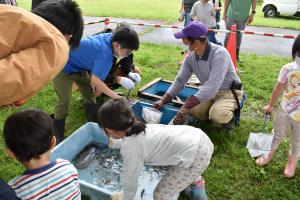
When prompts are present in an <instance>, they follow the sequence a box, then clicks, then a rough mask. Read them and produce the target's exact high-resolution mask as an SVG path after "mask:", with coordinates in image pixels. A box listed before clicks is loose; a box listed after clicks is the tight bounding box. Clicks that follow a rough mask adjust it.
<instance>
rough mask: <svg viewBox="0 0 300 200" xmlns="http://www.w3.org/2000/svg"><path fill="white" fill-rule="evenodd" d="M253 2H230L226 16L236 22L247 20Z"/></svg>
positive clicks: (247, 0)
mask: <svg viewBox="0 0 300 200" xmlns="http://www.w3.org/2000/svg"><path fill="white" fill-rule="evenodd" d="M251 4H252V0H230V3H229V6H228V10H227V14H226V16H227V17H228V18H231V19H235V20H246V19H247V18H248V16H249V12H250V7H251Z"/></svg>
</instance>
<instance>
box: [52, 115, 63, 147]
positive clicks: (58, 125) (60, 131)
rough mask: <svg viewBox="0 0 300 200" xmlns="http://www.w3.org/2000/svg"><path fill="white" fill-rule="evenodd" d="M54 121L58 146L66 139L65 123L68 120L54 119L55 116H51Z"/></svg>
mask: <svg viewBox="0 0 300 200" xmlns="http://www.w3.org/2000/svg"><path fill="white" fill-rule="evenodd" d="M50 116H51V118H52V119H53V125H54V135H55V137H56V144H59V143H61V142H62V141H63V140H64V139H65V122H66V119H54V115H53V114H52V115H50Z"/></svg>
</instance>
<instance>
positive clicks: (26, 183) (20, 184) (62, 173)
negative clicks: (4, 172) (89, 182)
mask: <svg viewBox="0 0 300 200" xmlns="http://www.w3.org/2000/svg"><path fill="white" fill-rule="evenodd" d="M9 185H10V186H11V187H12V188H13V189H14V190H15V191H16V194H17V196H18V197H19V198H21V199H30V200H31V199H32V200H33V199H51V200H55V199H70V200H71V199H81V194H80V190H79V181H78V172H77V170H76V169H75V167H74V166H73V165H72V164H71V163H70V162H69V161H67V160H63V159H57V160H56V161H54V162H51V163H50V164H48V165H46V166H43V167H41V168H38V169H33V170H27V171H25V172H24V173H23V174H22V175H21V176H18V177H16V178H14V179H13V180H11V181H10V182H9Z"/></svg>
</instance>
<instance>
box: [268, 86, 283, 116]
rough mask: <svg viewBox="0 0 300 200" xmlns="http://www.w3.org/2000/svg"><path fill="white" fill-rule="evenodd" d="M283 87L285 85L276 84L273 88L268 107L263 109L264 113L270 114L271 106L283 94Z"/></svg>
mask: <svg viewBox="0 0 300 200" xmlns="http://www.w3.org/2000/svg"><path fill="white" fill-rule="evenodd" d="M284 87H285V84H283V83H280V82H277V84H276V86H275V87H274V88H273V91H272V96H271V98H270V101H269V103H268V105H266V106H265V107H264V111H265V112H269V113H270V112H272V109H273V105H274V104H275V103H276V101H277V99H278V97H279V96H280V95H281V94H282V93H283V90H284Z"/></svg>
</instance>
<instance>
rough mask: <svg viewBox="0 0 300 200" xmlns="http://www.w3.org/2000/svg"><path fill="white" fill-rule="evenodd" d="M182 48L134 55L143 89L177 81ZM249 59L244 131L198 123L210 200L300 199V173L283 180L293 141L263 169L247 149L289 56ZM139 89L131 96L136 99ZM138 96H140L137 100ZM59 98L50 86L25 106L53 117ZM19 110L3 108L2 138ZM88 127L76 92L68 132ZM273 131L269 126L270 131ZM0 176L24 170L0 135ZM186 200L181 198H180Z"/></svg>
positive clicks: (149, 47)
mask: <svg viewBox="0 0 300 200" xmlns="http://www.w3.org/2000/svg"><path fill="white" fill-rule="evenodd" d="M180 51H181V48H179V47H174V46H159V45H154V44H149V43H145V44H142V45H141V48H140V50H139V51H138V52H137V53H136V54H135V55H136V59H135V60H136V63H137V64H138V66H141V68H142V70H143V75H142V77H143V80H142V83H141V84H140V85H139V86H142V85H144V84H146V83H148V82H149V81H151V80H153V79H155V78H156V77H163V78H164V79H169V80H173V79H174V77H175V75H176V73H177V71H178V69H179V66H178V65H176V64H175V63H176V61H178V60H179V59H180V58H181V55H180V53H179V52H180ZM242 59H243V60H244V61H245V62H244V63H243V64H242V65H240V67H239V68H240V70H241V71H242V73H240V77H241V79H242V81H243V85H244V89H245V91H246V93H247V101H246V104H245V107H244V109H243V112H242V120H241V125H240V127H237V128H236V129H235V130H234V132H233V133H232V134H231V135H224V134H223V133H222V132H221V131H220V129H219V128H218V127H217V126H215V125H207V124H199V123H197V124H195V126H197V127H201V128H202V129H203V130H204V131H205V132H206V133H207V134H208V135H209V137H210V138H211V139H212V141H213V143H214V145H215V151H214V155H213V158H212V161H211V164H210V166H209V167H208V169H207V170H206V171H205V173H204V177H205V179H206V187H207V192H208V196H209V198H210V199H217V200H219V199H220V200H224V199H235V200H241V199H246V200H248V199H249V200H250V199H253V200H254V199H266V200H273V199H289V200H293V199H295V200H298V199H299V196H300V190H299V181H300V170H299V167H298V170H297V173H298V174H297V175H296V177H295V178H294V179H291V180H289V179H286V178H284V177H283V169H284V166H285V163H286V161H287V151H288V146H289V143H288V142H287V141H284V142H283V144H282V145H281V146H280V148H279V150H278V153H277V154H276V155H275V158H274V160H273V161H272V162H271V163H270V164H269V165H268V166H267V167H264V168H260V167H257V166H255V164H254V160H253V159H251V158H250V156H249V154H248V152H247V149H246V148H245V146H246V142H247V138H248V135H249V133H250V132H259V131H260V129H261V126H262V123H263V117H264V115H263V113H262V112H261V108H262V106H263V105H265V104H266V103H267V101H268V98H269V96H270V94H271V91H272V88H273V86H274V84H275V82H276V78H277V75H278V72H279V70H280V67H281V65H282V64H285V63H287V62H290V59H288V58H282V57H274V56H257V55H254V54H249V55H244V54H243V55H242ZM136 92H137V89H136V90H135V91H134V92H133V94H134V96H135V95H136ZM135 97H136V96H135ZM55 101H56V95H55V93H54V90H53V86H52V84H49V85H47V86H46V87H45V88H44V89H43V90H42V91H41V92H39V93H38V94H37V95H36V96H34V97H33V98H32V99H30V100H29V101H28V102H27V103H26V104H25V105H24V106H23V108H41V109H43V110H45V111H47V112H49V113H52V112H53V110H54V105H55ZM19 109H21V108H16V107H6V108H2V109H1V110H0V135H2V129H3V124H4V121H5V119H6V118H7V117H8V115H9V114H11V113H12V112H14V111H16V110H19ZM83 123H85V115H84V111H83V108H82V105H81V100H80V95H79V93H78V92H74V93H73V99H72V110H71V113H70V114H69V117H68V119H67V132H68V134H69V133H71V132H73V131H74V130H75V129H77V128H78V127H80V126H81V125H82V124H83ZM271 128H272V123H271V121H270V122H268V127H267V132H270V131H271ZM0 138H1V139H0V140H1V141H0V163H1V166H0V177H1V178H3V179H4V180H6V181H8V180H10V179H11V178H13V177H14V176H16V175H18V174H20V173H21V172H22V170H23V168H22V167H21V166H20V164H18V163H17V162H16V161H12V160H11V159H9V158H8V157H7V156H6V153H5V150H4V144H3V140H2V137H0ZM182 199H183V198H181V200H182Z"/></svg>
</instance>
